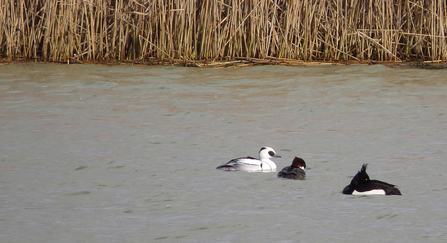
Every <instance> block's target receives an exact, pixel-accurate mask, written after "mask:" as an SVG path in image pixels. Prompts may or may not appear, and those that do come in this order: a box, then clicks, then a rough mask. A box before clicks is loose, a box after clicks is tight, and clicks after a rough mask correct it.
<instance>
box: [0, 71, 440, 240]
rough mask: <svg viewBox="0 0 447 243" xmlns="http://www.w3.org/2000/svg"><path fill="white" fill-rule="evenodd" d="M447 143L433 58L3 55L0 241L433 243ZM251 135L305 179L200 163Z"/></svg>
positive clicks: (242, 152)
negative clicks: (125, 59) (424, 64)
mask: <svg viewBox="0 0 447 243" xmlns="http://www.w3.org/2000/svg"><path fill="white" fill-rule="evenodd" d="M446 145H447V71H446V70H421V69H403V68H389V67H386V66H382V65H374V66H363V65H352V66H318V67H280V66H260V67H252V68H243V69H233V68H228V69H197V68H179V67H146V66H140V67H131V66H100V65H53V64H12V65H2V66H0V195H1V196H0V238H1V239H2V240H1V241H2V242H46V243H49V242H445V241H446V240H447V226H446V225H447V207H446V204H445V202H446V201H447V185H446V183H445V182H446V181H447V178H446V177H447V169H446V151H447V146H446ZM263 146H271V147H273V148H275V150H276V151H277V152H278V153H279V154H281V155H282V158H281V159H275V161H276V163H277V165H278V167H279V168H280V169H281V168H282V167H284V166H287V165H289V164H290V163H291V161H292V159H293V158H294V156H300V157H302V158H304V159H305V160H306V162H307V165H308V166H309V167H311V169H310V170H307V180H305V181H290V180H281V179H277V178H276V173H245V172H222V171H216V170H215V167H216V166H218V165H221V164H223V163H225V162H227V161H228V160H230V159H233V158H236V157H241V156H247V155H250V156H257V152H258V150H259V149H260V148H261V147H263ZM363 163H369V167H368V173H369V175H370V177H371V178H372V179H379V180H383V181H386V182H389V183H392V184H396V185H398V186H399V188H400V190H401V191H402V194H403V196H367V197H354V196H347V195H342V194H341V190H342V189H343V187H344V186H346V185H347V184H349V182H350V180H351V178H352V176H354V175H355V173H356V172H357V171H358V170H359V169H360V167H361V165H362V164H363Z"/></svg>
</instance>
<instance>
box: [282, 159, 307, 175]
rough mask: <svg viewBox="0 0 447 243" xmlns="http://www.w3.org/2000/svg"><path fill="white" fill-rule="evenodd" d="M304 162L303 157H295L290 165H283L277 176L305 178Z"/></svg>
mask: <svg viewBox="0 0 447 243" xmlns="http://www.w3.org/2000/svg"><path fill="white" fill-rule="evenodd" d="M305 168H306V162H305V161H304V159H302V158H299V157H296V156H295V158H294V159H293V161H292V165H290V166H286V167H284V168H283V169H282V170H281V171H280V172H278V178H285V179H293V180H304V179H305V178H306V172H305V171H304V169H305Z"/></svg>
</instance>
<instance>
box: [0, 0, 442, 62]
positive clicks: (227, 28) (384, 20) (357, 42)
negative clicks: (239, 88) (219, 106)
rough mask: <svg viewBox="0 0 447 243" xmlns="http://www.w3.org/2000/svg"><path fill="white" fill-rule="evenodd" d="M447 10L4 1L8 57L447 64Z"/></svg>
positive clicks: (0, 26)
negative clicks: (360, 61)
mask: <svg viewBox="0 0 447 243" xmlns="http://www.w3.org/2000/svg"><path fill="white" fill-rule="evenodd" d="M446 16H447V7H446V1H445V0H380V1H377V0H364V1H359V0H114V1H112V0H59V1H44V0H16V1H11V0H0V57H2V58H4V59H15V58H25V59H31V58H38V59H43V60H47V61H67V60H68V59H70V58H73V56H77V58H79V59H80V60H90V61H106V60H159V61H160V60H161V61H168V62H175V61H178V60H180V61H182V60H183V61H186V60H187V61H195V60H210V61H215V60H232V59H234V58H235V57H246V58H260V59H266V58H287V59H296V60H303V61H336V60H375V61H403V60H432V61H433V60H445V59H446V57H447V36H446V29H447V19H446Z"/></svg>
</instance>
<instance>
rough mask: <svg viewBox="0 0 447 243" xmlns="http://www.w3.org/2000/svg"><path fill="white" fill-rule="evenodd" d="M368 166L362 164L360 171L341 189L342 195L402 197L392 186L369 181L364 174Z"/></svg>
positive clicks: (381, 182)
mask: <svg viewBox="0 0 447 243" xmlns="http://www.w3.org/2000/svg"><path fill="white" fill-rule="evenodd" d="M367 166H368V164H363V165H362V168H361V169H360V171H359V172H358V173H357V174H356V175H355V176H354V178H353V179H352V180H351V184H349V185H347V186H346V187H345V188H344V189H343V194H351V195H402V193H401V192H400V190H399V189H398V188H397V187H396V186H395V185H392V184H389V183H387V182H383V181H379V180H371V179H369V176H368V174H367V173H366V167H367Z"/></svg>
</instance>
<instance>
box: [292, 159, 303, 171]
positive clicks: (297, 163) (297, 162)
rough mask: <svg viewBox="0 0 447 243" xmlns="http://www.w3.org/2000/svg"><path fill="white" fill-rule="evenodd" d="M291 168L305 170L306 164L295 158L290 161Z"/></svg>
mask: <svg viewBox="0 0 447 243" xmlns="http://www.w3.org/2000/svg"><path fill="white" fill-rule="evenodd" d="M292 167H298V168H300V169H302V170H304V169H305V168H306V162H305V161H304V159H302V158H299V157H295V159H293V161H292Z"/></svg>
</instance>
